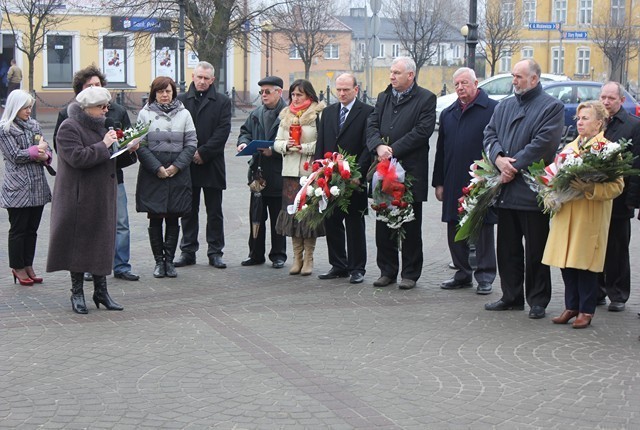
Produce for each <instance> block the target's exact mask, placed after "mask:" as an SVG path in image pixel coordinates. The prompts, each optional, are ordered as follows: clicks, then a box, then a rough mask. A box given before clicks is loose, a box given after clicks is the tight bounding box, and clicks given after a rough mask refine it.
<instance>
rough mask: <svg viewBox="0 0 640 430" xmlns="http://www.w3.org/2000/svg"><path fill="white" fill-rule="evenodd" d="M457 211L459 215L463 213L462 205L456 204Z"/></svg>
mask: <svg viewBox="0 0 640 430" xmlns="http://www.w3.org/2000/svg"><path fill="white" fill-rule="evenodd" d="M458 213H459V214H461V215H462V214H463V213H464V208H463V207H462V206H458Z"/></svg>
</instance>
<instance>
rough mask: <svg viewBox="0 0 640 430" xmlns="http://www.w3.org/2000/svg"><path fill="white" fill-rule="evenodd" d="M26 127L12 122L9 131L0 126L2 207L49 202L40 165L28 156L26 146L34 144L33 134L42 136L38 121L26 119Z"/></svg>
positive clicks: (28, 205)
mask: <svg viewBox="0 0 640 430" xmlns="http://www.w3.org/2000/svg"><path fill="white" fill-rule="evenodd" d="M26 126H27V127H29V129H28V130H25V129H23V128H22V127H20V126H19V125H18V124H17V123H15V122H14V123H12V124H11V128H9V131H5V130H4V127H1V128H0V150H1V151H2V156H3V157H4V179H3V181H2V191H1V192H0V206H1V207H3V208H27V207H34V206H44V205H45V204H47V203H49V202H50V201H51V190H50V189H49V184H47V179H46V178H45V176H44V167H43V164H42V163H39V162H37V161H35V160H33V159H32V158H31V157H30V156H29V147H31V146H33V145H37V143H36V142H35V139H34V136H35V135H36V134H40V135H42V131H41V130H40V124H38V123H37V122H36V121H35V120H34V119H29V121H28V122H27V123H26Z"/></svg>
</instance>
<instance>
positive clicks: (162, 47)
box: [154, 37, 178, 81]
mask: <svg viewBox="0 0 640 430" xmlns="http://www.w3.org/2000/svg"><path fill="white" fill-rule="evenodd" d="M177 57H178V39H175V38H171V37H156V38H155V50H154V64H155V76H156V77H158V76H170V77H172V78H173V79H174V80H176V81H177V80H178V68H177V67H176V65H177V64H176V62H177Z"/></svg>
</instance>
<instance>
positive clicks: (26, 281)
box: [11, 269, 42, 287]
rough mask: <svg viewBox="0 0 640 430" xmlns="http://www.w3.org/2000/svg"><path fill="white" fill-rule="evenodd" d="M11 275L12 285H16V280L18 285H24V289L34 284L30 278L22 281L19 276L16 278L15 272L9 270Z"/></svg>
mask: <svg viewBox="0 0 640 430" xmlns="http://www.w3.org/2000/svg"><path fill="white" fill-rule="evenodd" d="M11 274H12V275H13V283H14V284H15V283H16V280H17V281H18V282H20V285H24V286H25V287H30V286H31V285H33V283H34V282H35V281H34V280H33V279H31V278H27V279H22V278H21V277H20V276H18V274H17V273H16V271H15V270H13V269H11ZM40 282H42V281H40Z"/></svg>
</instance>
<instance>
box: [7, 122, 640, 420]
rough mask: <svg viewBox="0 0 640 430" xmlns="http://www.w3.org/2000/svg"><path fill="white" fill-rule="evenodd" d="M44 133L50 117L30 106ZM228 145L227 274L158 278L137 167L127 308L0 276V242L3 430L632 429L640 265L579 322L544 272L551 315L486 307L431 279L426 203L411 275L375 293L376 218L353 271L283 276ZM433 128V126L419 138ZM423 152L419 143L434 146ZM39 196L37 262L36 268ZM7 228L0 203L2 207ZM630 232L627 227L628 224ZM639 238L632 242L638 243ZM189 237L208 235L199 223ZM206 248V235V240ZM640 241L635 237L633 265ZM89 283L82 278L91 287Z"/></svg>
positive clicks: (639, 361) (432, 220)
mask: <svg viewBox="0 0 640 430" xmlns="http://www.w3.org/2000/svg"><path fill="white" fill-rule="evenodd" d="M39 119H40V120H41V121H42V122H43V124H44V125H45V128H46V129H47V130H49V131H48V133H46V132H45V136H46V137H50V133H51V131H50V129H51V128H52V125H53V124H52V123H51V122H52V119H51V118H49V117H47V116H45V115H40V117H39ZM240 124H241V119H236V120H234V128H233V132H232V136H231V139H230V142H229V144H228V148H227V167H228V173H227V176H228V180H229V189H228V190H227V191H226V192H225V194H224V210H225V229H226V242H227V244H226V248H225V255H224V260H225V262H226V263H227V264H228V266H229V267H228V268H227V269H225V270H220V269H215V268H213V267H210V266H208V265H207V264H206V263H207V259H206V252H205V251H202V250H201V251H200V252H199V254H198V264H197V265H195V266H190V267H186V268H179V269H178V273H179V275H178V278H177V279H168V278H165V279H154V278H153V277H152V276H151V273H152V270H153V265H154V262H153V258H152V256H151V252H150V249H149V244H148V239H147V231H146V226H147V220H146V216H145V215H144V214H137V213H135V178H136V173H137V168H136V167H131V168H128V169H127V170H126V171H125V172H126V174H125V177H126V184H127V191H128V194H129V208H130V220H131V226H132V259H131V261H132V264H133V266H134V271H136V272H137V273H140V274H141V275H142V278H141V280H140V281H139V282H128V281H123V280H119V279H113V278H112V277H109V278H108V282H109V290H110V291H111V293H112V295H113V296H114V297H115V299H116V300H117V301H118V302H119V303H121V304H123V305H124V306H125V310H124V311H123V312H109V311H105V310H104V309H100V310H97V309H95V306H94V305H93V304H92V303H89V309H90V313H89V314H88V315H76V314H74V313H72V312H71V309H70V303H69V288H70V285H69V284H70V283H69V277H68V274H67V273H62V272H57V273H48V274H43V275H45V282H44V284H42V285H36V286H34V287H21V286H19V285H14V284H12V283H11V277H10V272H9V269H8V261H7V254H6V252H7V251H6V241H5V242H4V244H3V246H2V248H1V249H0V261H2V264H1V265H0V266H2V267H4V269H3V270H4V271H5V272H4V273H5V275H4V276H3V277H2V278H3V279H4V281H3V282H2V284H1V285H0V333H1V335H0V336H1V337H0V339H1V347H0V428H21V429H32V428H46V429H56V428H60V429H80V428H91V429H111V428H115V429H157V428H163V429H164V428H167V429H174V428H175V429H205V428H216V429H218V428H219V429H300V428H309V429H320V428H331V429H356V428H357V429H373V428H381V429H468V428H472V429H491V428H497V429H514V428H518V429H586V428H594V429H595V428H598V429H600V428H607V429H634V428H635V429H638V428H640V358H639V357H640V354H639V352H640V342H638V340H637V337H638V335H639V334H640V321H638V318H637V316H636V314H637V312H638V311H640V306H639V303H640V292H638V279H639V277H638V275H637V273H634V274H633V288H634V291H633V292H632V297H631V300H630V301H629V303H628V307H627V308H628V309H627V310H626V311H625V312H622V313H612V312H607V311H606V309H603V308H599V309H598V313H597V314H596V317H595V318H594V321H593V325H592V326H591V327H590V328H588V329H585V330H573V329H571V327H570V326H557V325H554V324H552V323H551V321H550V316H554V315H557V314H558V313H559V312H560V311H561V310H562V309H563V307H564V306H563V298H562V297H563V292H562V288H563V287H562V281H561V279H560V276H559V271H557V270H555V269H553V271H552V273H553V280H554V295H553V299H552V302H551V304H550V306H549V308H548V314H549V316H548V317H547V318H544V319H542V320H537V321H533V320H530V319H529V318H527V312H526V311H525V312H522V311H510V312H487V311H484V310H483V304H484V303H485V302H487V301H490V300H495V299H497V298H499V296H500V293H499V287H498V284H497V283H496V285H495V287H496V289H497V290H498V291H495V292H494V293H493V294H492V295H490V296H487V297H482V296H478V295H476V294H475V293H474V291H473V290H472V289H465V290H457V291H445V290H442V289H440V288H439V284H440V282H441V281H443V280H445V279H447V278H448V277H450V276H451V274H452V271H450V270H449V269H447V267H446V266H447V263H448V262H449V254H448V250H447V247H446V233H445V228H444V224H442V223H441V222H440V217H439V212H440V207H439V204H438V203H437V202H436V201H435V199H433V198H432V200H431V201H429V202H428V203H427V204H426V205H425V214H424V252H425V265H424V272H423V276H422V278H421V279H420V280H419V282H418V287H417V288H415V289H413V290H410V291H401V290H399V289H398V288H397V286H392V287H387V288H374V287H373V286H372V285H371V284H372V282H373V280H374V279H376V277H377V276H378V273H379V272H378V270H377V268H376V265H375V241H374V235H373V231H374V229H373V227H374V226H373V224H374V223H373V219H372V218H371V216H369V218H368V219H367V232H368V250H369V264H368V267H367V268H368V270H369V271H368V272H367V274H366V280H365V283H364V284H360V285H351V284H349V283H348V282H347V280H345V279H338V280H330V281H320V280H318V279H317V277H316V276H317V274H319V273H323V272H324V271H326V270H328V269H329V265H328V263H327V256H326V245H325V242H324V239H320V240H319V242H318V247H317V248H316V249H317V252H316V256H315V263H316V268H315V270H314V274H313V275H312V276H309V277H300V276H290V275H288V266H289V263H287V266H285V268H284V269H281V270H276V269H273V268H271V267H270V265H268V264H265V265H262V266H256V267H241V266H240V261H241V260H242V259H243V258H245V257H246V254H247V235H248V231H249V227H248V224H249V223H248V214H247V212H248V203H249V194H248V190H247V187H246V184H245V178H246V174H245V173H246V164H245V162H246V159H240V158H236V157H234V156H233V155H234V153H235V138H236V137H237V130H238V128H239V126H240ZM434 143H435V140H434V139H432V147H433V146H434V145H433V144H434ZM432 159H433V156H432ZM49 209H50V206H49V205H48V206H47V207H46V209H45V214H44V217H43V222H42V225H41V227H40V231H39V234H40V240H39V243H38V251H37V261H36V264H35V267H36V269H37V270H39V272H42V271H43V270H44V265H45V259H46V253H47V245H48V244H47V240H48V236H49V234H48V219H49ZM0 225H1V230H2V231H3V232H4V233H3V234H5V235H6V232H7V231H8V221H7V216H6V211H1V212H0ZM632 225H633V233H634V236H635V237H640V236H639V235H640V229H639V228H638V226H640V222H638V221H637V220H634V221H633V224H632ZM636 242H637V241H636ZM201 243H206V242H205V241H204V231H202V229H201ZM205 248H206V245H205ZM637 258H638V245H637V243H633V245H632V261H633V263H632V264H633V267H634V269H635V268H637V267H638V265H637V262H636V260H637ZM92 291H93V290H92V286H88V287H87V288H86V292H87V296H88V298H90V296H91V293H92Z"/></svg>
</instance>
